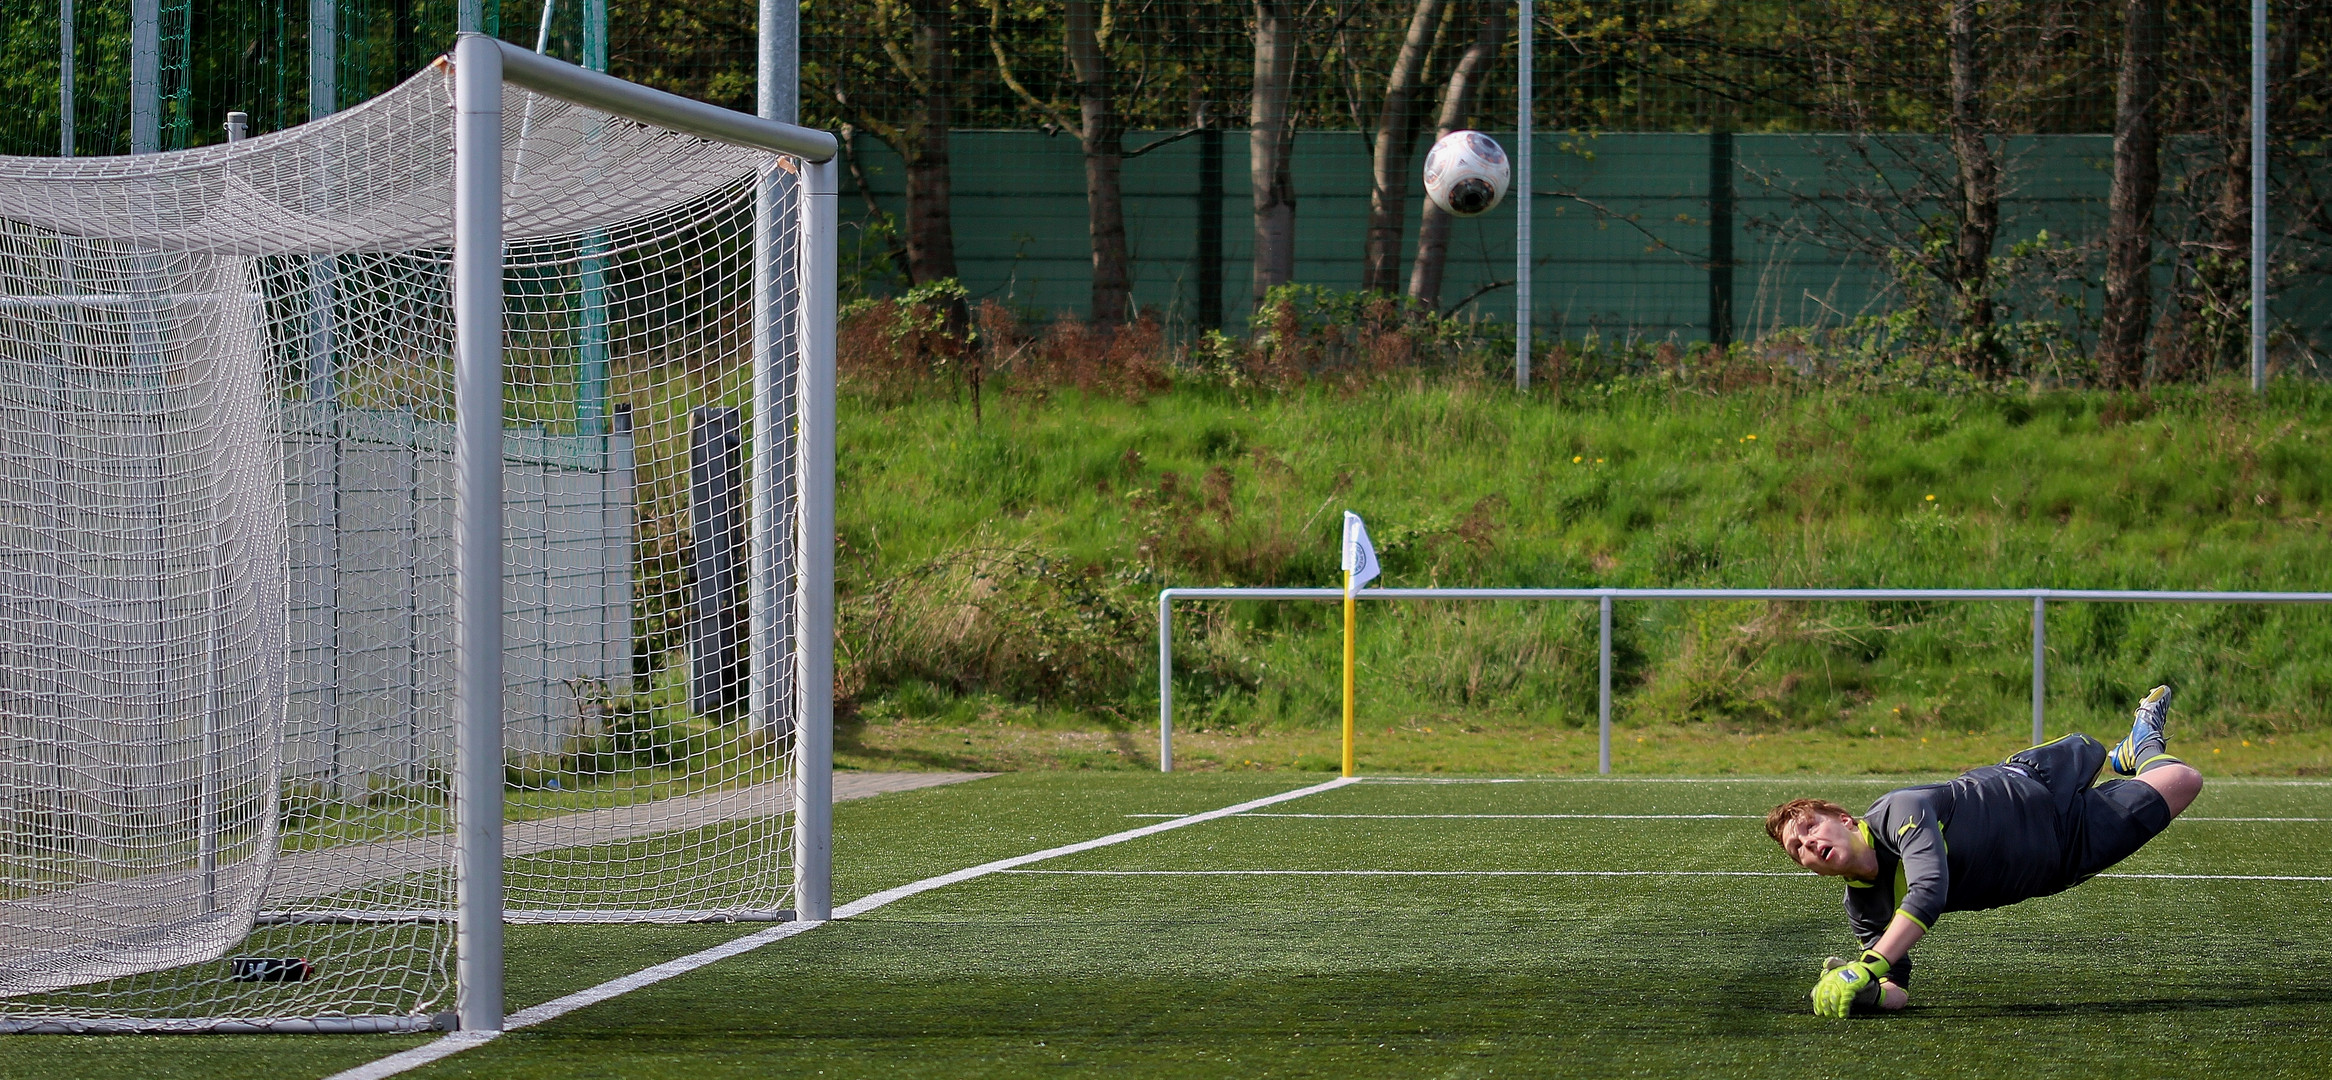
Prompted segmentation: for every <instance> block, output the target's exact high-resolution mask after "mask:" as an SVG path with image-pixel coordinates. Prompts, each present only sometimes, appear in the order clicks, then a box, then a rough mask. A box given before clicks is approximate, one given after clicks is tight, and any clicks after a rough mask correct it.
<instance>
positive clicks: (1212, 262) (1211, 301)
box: [1198, 124, 1223, 330]
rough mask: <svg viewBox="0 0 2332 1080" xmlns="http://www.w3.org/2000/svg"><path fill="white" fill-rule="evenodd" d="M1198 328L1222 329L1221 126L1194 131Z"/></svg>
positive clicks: (1210, 126) (1211, 126) (1209, 126)
mask: <svg viewBox="0 0 2332 1080" xmlns="http://www.w3.org/2000/svg"><path fill="white" fill-rule="evenodd" d="M1198 328H1199V329H1200V330H1220V329H1222V328H1223V129H1221V128H1219V127H1215V126H1213V125H1211V124H1210V125H1208V126H1207V128H1206V129H1205V130H1203V131H1201V132H1199V133H1198Z"/></svg>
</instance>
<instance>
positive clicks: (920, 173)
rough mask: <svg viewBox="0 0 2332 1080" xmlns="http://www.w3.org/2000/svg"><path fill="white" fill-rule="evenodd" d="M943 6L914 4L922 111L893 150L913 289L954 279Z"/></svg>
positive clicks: (951, 64) (950, 87) (951, 72)
mask: <svg viewBox="0 0 2332 1080" xmlns="http://www.w3.org/2000/svg"><path fill="white" fill-rule="evenodd" d="M948 7H949V4H948V2H947V0H915V2H914V5H913V10H914V13H915V26H914V37H913V40H914V65H913V69H914V81H915V89H916V91H917V92H918V94H919V96H920V97H921V98H922V108H920V109H918V110H916V111H915V112H913V113H911V114H909V119H908V121H907V123H906V125H905V126H904V129H903V130H902V131H901V132H900V134H901V136H902V139H901V144H894V145H893V146H892V149H894V150H897V151H898V152H899V156H900V157H902V158H905V159H906V162H907V276H908V277H909V278H910V279H912V280H913V281H914V282H915V283H916V284H918V285H921V284H925V283H928V282H933V281H938V280H941V279H943V278H952V277H955V276H956V267H955V223H954V219H953V217H952V215H951V213H950V208H949V199H950V198H951V197H952V193H951V191H950V188H951V186H952V184H953V173H952V171H951V168H950V164H949V160H948V145H947V143H948V132H949V129H950V127H951V126H952V125H953V123H954V103H955V47H954V42H953V41H952V40H950V38H951V35H950V34H949V32H948V25H949V19H948V15H949V12H948ZM876 130H877V131H878V132H879V131H880V129H879V128H878V129H876ZM902 144H903V145H902Z"/></svg>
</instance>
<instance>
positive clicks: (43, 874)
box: [0, 65, 793, 1030]
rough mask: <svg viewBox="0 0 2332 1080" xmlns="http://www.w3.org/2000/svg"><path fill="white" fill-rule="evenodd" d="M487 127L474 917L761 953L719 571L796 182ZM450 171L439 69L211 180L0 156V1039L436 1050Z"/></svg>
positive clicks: (736, 690)
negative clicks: (498, 155) (496, 545)
mask: <svg viewBox="0 0 2332 1080" xmlns="http://www.w3.org/2000/svg"><path fill="white" fill-rule="evenodd" d="M503 108H504V111H503V126H504V136H503V140H504V167H503V175H504V177H505V180H506V183H505V216H504V220H505V230H506V235H507V237H508V243H507V257H506V270H505V275H506V285H505V295H506V306H507V315H506V321H505V362H504V371H505V375H504V378H505V396H506V404H505V409H504V416H505V422H504V442H503V445H504V470H505V485H506V496H505V506H504V519H505V533H504V535H505V542H504V551H505V560H506V571H505V575H504V576H505V583H504V604H505V609H504V618H503V625H504V630H503V632H504V636H505V646H506V649H505V660H504V693H503V701H504V711H505V718H506V719H505V744H506V754H505V757H506V765H505V773H506V777H507V781H506V800H507V809H506V814H505V821H506V826H505V827H506V831H507V842H506V849H505V850H506V856H507V863H506V877H507V882H506V895H507V907H508V908H509V909H510V918H511V920H512V921H519V922H523V921H575V920H581V921H624V920H657V921H680V920H692V919H768V918H777V917H782V912H783V909H785V908H787V907H789V906H790V890H791V885H792V873H791V870H790V861H791V853H790V848H791V827H790V821H791V818H790V816H789V814H788V813H787V810H788V807H787V798H788V784H789V779H790V767H789V757H788V755H789V743H790V740H789V738H788V736H789V733H790V727H791V725H790V717H791V716H792V715H793V711H792V709H791V707H790V702H791V701H792V700H793V694H792V687H791V686H790V683H789V676H790V674H791V672H792V669H793V665H792V661H791V657H790V654H789V655H775V654H773V653H767V652H765V653H764V654H763V656H762V657H760V658H758V662H755V661H756V658H752V657H749V656H748V655H747V643H748V639H749V638H750V637H752V636H753V635H752V633H751V627H752V626H753V623H752V621H751V618H750V616H749V612H748V609H749V607H751V598H750V597H749V596H748V592H749V590H748V587H747V586H748V574H747V566H748V561H749V560H748V550H747V549H748V536H747V533H748V526H749V522H748V506H749V504H750V501H751V491H752V485H753V483H754V481H755V480H756V479H757V478H756V477H754V476H752V475H751V473H752V471H753V470H752V462H753V460H754V459H755V456H756V451H755V447H756V439H757V438H759V437H760V432H761V431H762V430H764V429H766V430H767V431H768V432H769V433H770V434H771V435H772V436H773V437H775V438H777V439H784V438H785V437H786V436H787V434H788V433H789V432H790V431H791V422H790V412H791V398H790V387H791V385H792V384H791V380H790V377H787V376H786V375H785V374H784V372H782V371H780V372H778V373H776V377H777V378H778V382H777V385H778V386H779V387H781V388H784V389H785V390H786V391H787V392H786V393H784V394H782V395H781V396H780V397H779V399H778V406H777V409H776V414H775V415H774V416H772V417H770V418H768V419H769V422H768V423H767V424H766V425H764V424H763V423H762V422H761V419H762V418H758V417H756V416H755V415H753V412H754V410H753V401H754V379H755V374H756V365H755V363H754V358H753V356H752V351H753V350H752V340H753V318H752V306H751V300H752V290H753V274H752V269H753V222H754V202H755V199H756V193H757V191H758V189H759V188H760V186H761V178H763V177H768V176H777V177H779V178H780V182H779V183H778V184H777V188H778V191H779V192H780V195H779V201H780V205H779V206H778V212H777V214H776V216H775V220H776V221H777V222H779V223H781V230H782V231H783V233H785V234H787V235H790V232H791V222H792V221H793V216H792V213H791V207H790V205H787V203H788V202H790V199H791V198H792V185H791V184H790V183H786V182H784V177H785V176H786V175H787V174H789V173H790V170H791V168H792V163H791V162H790V161H788V160H785V159H780V158H777V157H774V156H772V155H768V154H764V153H760V152H756V151H750V150H744V149H740V148H737V147H734V146H729V145H725V144H720V143H714V142H709V141H706V140H703V139H699V138H695V137H691V136H685V135H680V134H676V133H672V132H668V131H663V130H660V129H656V128H652V127H648V126H645V125H642V124H639V123H635V122H632V121H628V120H622V119H617V118H614V117H611V116H609V115H607V114H604V113H600V112H596V111H593V110H591V109H587V108H582V107H579V106H574V105H570V104H566V103H563V102H559V101H556V100H553V99H550V98H546V97H539V96H536V95H532V94H529V93H526V92H524V91H521V90H518V89H516V88H511V89H510V90H508V92H507V93H506V94H505V100H504V107H503ZM452 128H453V109H452V75H451V72H450V71H449V70H447V69H446V68H445V67H443V66H442V65H441V66H439V67H436V68H433V69H431V70H430V71H428V72H426V73H424V74H423V75H421V76H419V77H417V78H415V79H413V80H412V81H410V82H408V83H406V84H405V85H403V86H401V87H399V88H398V89H396V90H395V91H393V92H391V93H389V94H387V95H385V96H383V97H381V98H379V99H376V100H374V101H372V102H370V103H368V104H366V105H363V106H361V107H359V108H356V109H353V110H350V111H348V112H346V113H342V114H340V115H337V116H334V117H331V118H329V119H327V120H324V121H322V122H319V123H315V124H310V125H306V126H303V127H300V128H295V129H292V130H289V131H284V132H280V133H276V134H273V135H267V136H261V137H257V138H252V139H249V140H245V141H243V142H241V143H237V144H234V145H232V146H214V147H209V148H205V149H201V150H195V151H189V152H185V153H174V154H167V155H153V156H147V157H139V158H111V159H81V160H53V159H21V158H19V159H8V158H0V1027H10V1028H14V1029H18V1030H21V1029H24V1028H25V1027H27V1026H33V1025H38V1024H41V1023H50V1024H52V1025H55V1026H64V1027H74V1026H80V1027H84V1028H87V1027H104V1026H106V1025H108V1024H111V1023H121V1022H124V1021H128V1022H134V1023H135V1024H137V1025H139V1026H147V1027H152V1026H172V1025H183V1026H187V1027H217V1026H219V1021H222V1020H226V1021H235V1022H238V1023H242V1022H257V1023H261V1024H268V1023H273V1022H278V1021H286V1020H297V1021H314V1020H318V1019H321V1020H323V1021H324V1025H323V1026H326V1027H332V1026H341V1027H358V1028H362V1027H367V1026H400V1025H402V1026H411V1025H413V1024H416V1023H427V1022H429V1021H430V1019H431V1018H432V1017H434V1016H436V1015H438V1014H441V1013H443V1012H444V1011H446V1010H448V1009H450V1008H451V1007H452V1000H453V996H452V958H453V927H452V924H451V922H450V915H451V909H452V908H453V895H452V894H453V854H454V853H453V842H452V835H451V831H450V830H451V825H452V813H451V806H450V788H451V776H452V774H453V771H454V769H453V765H454V763H453V760H452V754H453V731H452V723H453V700H452V699H453V679H454V667H453V664H454V648H455V641H454V623H453V598H454V594H453V572H454V561H453V536H454V478H453V477H454V474H453V417H454V412H453V409H454V402H453V390H452V386H453V383H452V359H451V357H452V346H453V320H452V312H451V307H450V296H449V292H448V289H449V285H450V280H449V267H450V262H451V252H450V246H451V235H452V187H451V178H452V174H453V156H452V145H453V143H452ZM785 239H786V236H781V246H782V244H783V243H784V241H785ZM779 351H780V353H781V357H780V358H779V359H777V360H773V361H771V363H773V364H783V363H784V360H783V358H782V353H783V352H784V350H782V349H781V350H779ZM765 377H767V376H765ZM781 445H782V444H781ZM772 453H773V454H774V453H775V452H774V451H772ZM791 460H792V459H791V455H790V454H785V455H783V456H782V457H779V458H777V459H776V461H777V464H776V466H775V467H774V468H771V469H769V470H768V471H770V472H771V474H772V475H770V476H768V477H763V478H758V479H760V480H761V481H762V482H764V483H767V484H768V485H769V494H770V495H771V496H772V497H773V498H774V499H775V505H776V506H777V507H778V509H777V510H776V512H774V513H773V514H772V515H771V516H770V517H769V518H768V519H767V520H769V521H770V522H771V524H772V526H773V528H772V529H771V531H770V532H769V534H768V536H769V538H770V542H771V543H773V544H775V545H776V546H777V547H778V548H779V549H780V550H779V559H778V562H777V566H778V572H777V573H776V575H774V577H775V579H777V580H778V581H779V583H780V584H781V585H782V584H784V581H785V578H786V575H787V574H788V571H787V570H786V568H787V567H789V566H790V565H791V564H790V560H788V559H786V558H785V557H784V556H785V550H783V549H786V548H787V547H789V545H790V540H791V535H792V515H791V513H790V512H789V511H788V510H787V509H786V504H787V494H788V493H789V492H790V491H791V490H792V489H793V484H792V482H791V477H790V475H789V472H790V469H791V464H790V462H791ZM771 577H772V576H771V575H765V576H764V580H770V579H771ZM787 595H788V592H787V590H786V589H784V588H780V589H777V590H775V591H774V592H773V593H771V594H768V595H767V596H765V598H764V603H763V606H762V610H763V611H764V612H765V613H766V618H764V619H763V622H762V624H761V625H763V626H767V625H769V621H770V620H773V619H774V620H783V619H785V618H786V617H787V616H788V614H789V612H790V610H791V609H790V605H789V603H788V602H787ZM762 636H763V638H764V639H765V640H771V641H783V640H785V638H784V636H783V635H782V634H764V635H762ZM757 680H758V691H757V690H756V681H757ZM757 702H758V703H759V706H758V707H756V703H757ZM230 1026H231V1025H230ZM276 1026H279V1027H297V1026H300V1025H299V1024H297V1023H294V1024H280V1023H278V1024H276Z"/></svg>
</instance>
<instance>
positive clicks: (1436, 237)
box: [1409, 4, 1506, 307]
mask: <svg viewBox="0 0 2332 1080" xmlns="http://www.w3.org/2000/svg"><path fill="white" fill-rule="evenodd" d="M1473 6H1479V7H1485V8H1487V9H1488V10H1487V11H1485V12H1484V13H1483V16H1482V23H1481V26H1480V28H1479V29H1477V30H1476V31H1475V33H1474V40H1473V41H1472V42H1471V43H1469V44H1467V46H1466V52H1465V55H1464V56H1463V57H1460V58H1459V59H1458V62H1457V66H1456V67H1454V68H1451V69H1450V73H1449V83H1448V85H1447V86H1444V87H1443V88H1442V91H1441V116H1440V118H1439V122H1438V123H1436V124H1435V125H1434V137H1435V138H1437V139H1438V138H1440V137H1441V136H1443V135H1447V134H1449V133H1450V132H1452V131H1456V130H1458V129H1460V128H1462V127H1464V126H1465V125H1466V118H1467V117H1468V116H1470V115H1472V113H1473V111H1474V92H1475V90H1476V89H1477V88H1478V87H1480V86H1481V83H1482V73H1483V72H1485V71H1487V70H1489V67H1490V61H1491V60H1492V59H1493V58H1495V57H1496V56H1497V55H1498V45H1499V43H1500V42H1501V41H1502V40H1503V39H1504V38H1505V36H1506V10H1505V8H1503V7H1501V6H1498V5H1496V4H1481V5H1473ZM1452 220H1453V219H1452V218H1451V216H1450V214H1449V213H1448V211H1445V210H1443V209H1442V208H1440V207H1438V206H1435V205H1433V201H1432V200H1431V199H1428V200H1426V202H1425V215H1424V219H1423V220H1422V221H1419V222H1418V224H1417V258H1416V260H1415V261H1414V262H1412V263H1411V264H1410V267H1409V295H1410V296H1412V297H1414V298H1416V299H1418V300H1423V301H1424V302H1426V303H1428V304H1431V305H1434V306H1435V307H1439V306H1440V305H1441V275H1442V269H1443V267H1444V266H1445V265H1446V264H1447V261H1448V254H1449V223H1450V222H1451V221H1452Z"/></svg>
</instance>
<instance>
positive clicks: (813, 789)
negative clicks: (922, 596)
mask: <svg viewBox="0 0 2332 1080" xmlns="http://www.w3.org/2000/svg"><path fill="white" fill-rule="evenodd" d="M836 171H837V169H836V164H835V162H834V161H832V160H828V161H824V162H819V163H815V164H812V163H808V162H804V163H803V165H802V176H801V198H800V201H799V203H798V204H797V205H798V208H799V209H798V212H799V213H800V215H801V228H800V230H799V232H798V234H797V236H798V240H797V244H798V246H797V248H796V250H798V251H799V252H800V262H799V264H798V265H799V266H800V281H801V302H800V304H799V305H798V306H797V307H796V308H795V310H796V311H797V312H798V313H799V315H798V319H799V322H798V323H797V324H796V325H797V326H798V327H799V333H800V341H801V357H802V363H801V371H800V374H799V376H798V377H799V380H800V382H799V384H798V385H799V386H800V389H799V391H797V393H798V394H799V397H800V402H801V405H800V415H801V423H800V425H799V432H800V434H799V436H798V439H799V441H798V443H797V444H796V445H797V446H798V447H799V449H798V450H797V451H796V458H795V460H796V461H797V462H798V463H799V467H800V469H801V472H800V476H801V488H802V502H801V534H800V535H801V546H800V548H799V552H800V560H801V562H800V568H799V575H800V581H801V594H800V595H801V607H800V609H799V615H798V620H799V622H800V625H801V647H800V650H799V652H798V653H797V655H798V656H799V657H800V660H801V668H800V671H801V675H800V683H799V687H800V689H799V691H798V692H799V694H800V696H801V702H802V714H801V719H800V725H799V728H798V731H797V734H796V740H797V741H796V743H795V747H796V751H797V753H798V758H797V761H796V765H795V770H794V813H795V815H796V816H795V828H794V907H795V911H796V912H797V913H798V914H799V917H801V918H803V919H827V918H831V917H832V916H833V913H834V880H833V879H834V868H833V863H834V290H835V285H836V282H835V273H836V266H835V247H836V245H835V240H836V229H835V222H834V213H835V207H834V192H835V172H836Z"/></svg>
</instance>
